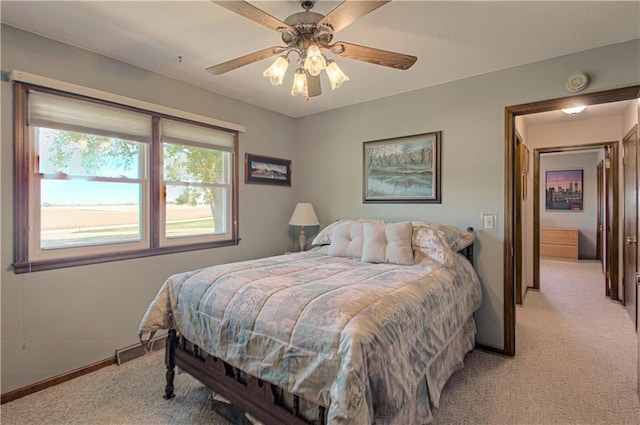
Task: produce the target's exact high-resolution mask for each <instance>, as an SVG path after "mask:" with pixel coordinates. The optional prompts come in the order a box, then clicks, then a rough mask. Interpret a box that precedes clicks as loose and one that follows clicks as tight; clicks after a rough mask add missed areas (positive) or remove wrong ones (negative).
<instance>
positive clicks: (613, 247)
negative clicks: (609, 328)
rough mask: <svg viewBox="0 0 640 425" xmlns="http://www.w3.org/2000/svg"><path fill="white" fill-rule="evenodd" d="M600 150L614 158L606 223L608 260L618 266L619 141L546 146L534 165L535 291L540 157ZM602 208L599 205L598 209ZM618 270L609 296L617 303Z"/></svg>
mask: <svg viewBox="0 0 640 425" xmlns="http://www.w3.org/2000/svg"><path fill="white" fill-rule="evenodd" d="M597 148H602V149H604V151H605V157H606V155H607V154H606V152H607V151H608V152H609V153H610V157H612V158H614V159H613V160H611V161H610V166H609V167H608V169H609V170H610V175H611V179H610V182H609V179H608V180H607V186H608V187H609V190H610V193H611V195H610V198H611V199H612V200H613V202H612V205H611V206H610V209H611V210H610V211H607V214H606V221H607V224H608V225H607V228H608V229H609V230H608V231H607V242H606V252H607V256H608V257H609V260H608V261H609V262H610V264H613V265H616V264H618V259H619V252H618V244H617V243H615V241H617V240H619V238H620V233H619V229H618V226H613V221H614V220H616V219H617V218H618V214H619V211H620V210H619V204H620V188H619V178H618V175H619V174H618V161H619V159H618V158H619V155H618V153H619V152H618V142H617V141H612V142H602V143H590V144H584V145H572V146H558V147H544V148H538V149H535V150H534V159H533V161H534V163H533V178H534V185H535V186H536V188H535V189H534V193H533V244H534V250H533V251H534V256H533V288H534V289H540V154H545V153H554V152H580V151H584V150H593V149H597ZM599 207H600V206H598V208H599ZM619 276H620V275H619V268H618V267H612V268H611V274H610V280H611V282H612V284H611V293H610V294H608V295H610V297H611V298H612V299H614V300H617V299H618V295H619V294H618V286H617V285H613V282H617V281H618V280H619Z"/></svg>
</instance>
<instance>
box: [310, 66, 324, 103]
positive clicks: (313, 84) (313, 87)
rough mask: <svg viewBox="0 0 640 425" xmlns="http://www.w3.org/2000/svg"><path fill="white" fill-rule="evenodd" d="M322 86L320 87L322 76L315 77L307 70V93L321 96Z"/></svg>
mask: <svg viewBox="0 0 640 425" xmlns="http://www.w3.org/2000/svg"><path fill="white" fill-rule="evenodd" d="M321 94H322V87H320V76H319V75H316V76H315V77H314V76H313V75H311V74H309V72H308V71H307V95H308V96H309V97H314V96H320V95H321Z"/></svg>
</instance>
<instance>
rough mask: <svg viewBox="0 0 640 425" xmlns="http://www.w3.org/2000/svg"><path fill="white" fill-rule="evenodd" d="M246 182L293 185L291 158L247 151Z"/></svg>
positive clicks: (245, 156)
mask: <svg viewBox="0 0 640 425" xmlns="http://www.w3.org/2000/svg"><path fill="white" fill-rule="evenodd" d="M244 182H245V183H255V184H272V185H276V186H291V160H289V159H281V158H271V157H268V156H261V155H254V154H251V153H246V154H245V155H244Z"/></svg>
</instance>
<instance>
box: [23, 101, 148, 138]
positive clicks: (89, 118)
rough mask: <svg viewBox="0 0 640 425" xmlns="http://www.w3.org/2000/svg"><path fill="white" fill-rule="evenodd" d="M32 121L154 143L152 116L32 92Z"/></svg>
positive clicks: (30, 116)
mask: <svg viewBox="0 0 640 425" xmlns="http://www.w3.org/2000/svg"><path fill="white" fill-rule="evenodd" d="M29 124H30V125H35V126H38V127H50V128H58V129H64V130H72V131H90V130H97V131H98V132H100V133H102V134H104V135H116V136H117V137H119V138H123V139H129V140H138V141H143V142H147V143H150V142H151V128H152V127H151V116H150V115H147V114H141V113H137V112H135V111H129V110H124V109H119V108H116V107H111V106H107V105H102V104H97V103H92V102H88V101H82V100H78V99H74V98H70V97H65V96H56V95H52V94H48V93H41V92H37V91H34V90H30V91H29Z"/></svg>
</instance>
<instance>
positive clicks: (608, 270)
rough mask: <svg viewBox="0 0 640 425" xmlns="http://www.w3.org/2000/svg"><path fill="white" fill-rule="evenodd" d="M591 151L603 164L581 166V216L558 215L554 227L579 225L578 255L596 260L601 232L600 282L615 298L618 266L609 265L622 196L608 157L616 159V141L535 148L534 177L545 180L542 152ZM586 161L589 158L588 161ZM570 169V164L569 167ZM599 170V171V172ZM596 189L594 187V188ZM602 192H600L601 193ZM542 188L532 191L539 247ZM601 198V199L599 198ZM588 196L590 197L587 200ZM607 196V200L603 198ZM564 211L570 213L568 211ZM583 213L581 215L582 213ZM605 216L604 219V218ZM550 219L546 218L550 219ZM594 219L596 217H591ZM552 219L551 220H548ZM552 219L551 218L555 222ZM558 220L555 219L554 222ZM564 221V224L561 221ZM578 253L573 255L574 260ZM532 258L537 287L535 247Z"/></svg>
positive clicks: (614, 253)
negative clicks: (602, 251) (601, 281)
mask: <svg viewBox="0 0 640 425" xmlns="http://www.w3.org/2000/svg"><path fill="white" fill-rule="evenodd" d="M589 152H591V153H592V154H593V153H594V152H597V153H599V156H600V158H602V160H601V161H600V163H601V164H602V168H603V169H602V170H600V168H599V164H598V161H597V160H595V159H594V160H593V166H592V167H589V166H583V168H584V169H583V170H582V171H583V173H584V179H585V182H584V186H583V187H582V189H581V190H584V191H586V193H583V194H584V195H585V196H584V205H583V209H582V210H581V212H580V215H578V216H575V217H573V218H570V217H566V216H565V217H558V218H557V219H555V220H559V221H560V223H561V224H559V225H558V224H556V225H555V226H554V227H574V226H577V227H579V228H580V229H581V230H580V234H581V238H583V241H582V242H581V243H580V246H583V243H584V242H587V246H586V247H584V246H583V248H582V249H580V251H581V252H583V253H584V254H581V255H580V256H579V258H581V259H590V260H596V259H598V260H599V259H600V258H599V255H600V254H599V253H598V251H599V249H601V247H600V248H598V244H599V242H598V240H599V239H600V238H601V237H602V236H601V235H604V238H605V240H604V247H605V249H604V251H605V252H606V253H607V258H605V259H604V261H602V269H603V275H604V276H605V278H604V282H603V292H604V294H605V296H609V297H610V298H612V299H614V300H617V299H618V298H617V297H618V290H617V288H618V286H617V285H613V286H614V287H613V288H612V284H611V282H618V274H619V272H618V267H617V266H613V267H612V265H617V264H618V253H617V252H618V250H617V249H612V247H613V246H615V245H616V241H617V240H618V238H619V233H618V226H616V221H617V218H618V205H619V199H621V196H620V191H619V184H618V168H617V161H611V159H610V158H618V142H616V141H611V142H604V143H593V144H585V145H576V146H559V147H545V148H537V149H536V150H535V154H534V158H535V159H534V179H536V180H537V181H545V176H544V175H543V171H541V165H540V163H541V161H540V157H541V156H543V155H549V154H580V153H589ZM587 163H588V161H587ZM569 168H571V167H569ZM599 170H600V171H601V172H602V174H600V172H599ZM594 175H595V179H596V187H595V188H593V186H590V185H592V184H593V183H589V181H590V180H591V179H592V178H593V176H594ZM587 189H588V190H587ZM594 189H595V190H594ZM592 193H596V196H595V199H593V197H592V195H591V194H592ZM600 194H601V195H600ZM540 197H541V191H540V190H538V191H536V192H535V193H534V199H533V214H534V223H536V225H534V227H533V244H534V245H535V246H539V244H540V239H541V237H540V228H541V227H545V223H543V220H542V219H541V214H542V215H544V214H543V212H542V211H543V209H542V202H543V200H541V199H540ZM601 197H602V199H601ZM590 198H591V199H590ZM605 199H606V201H605ZM561 214H563V213H561ZM566 214H573V213H569V212H567V213H566ZM583 215H584V216H583ZM603 216H604V218H603ZM549 219H550V218H548V220H549ZM594 219H595V220H594ZM551 220H553V219H551ZM555 220H554V221H555ZM600 221H604V224H603V228H604V229H603V231H602V232H601V229H600ZM593 222H595V227H593V228H591V227H590V223H593ZM556 223H557V221H556ZM564 223H567V224H564ZM590 230H591V231H592V232H593V233H592V234H590ZM577 258H578V256H577V255H576V259H577ZM533 261H534V271H533V274H534V281H533V288H535V289H540V251H539V250H538V254H537V256H536V257H534V259H533Z"/></svg>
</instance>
